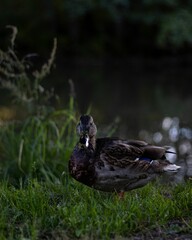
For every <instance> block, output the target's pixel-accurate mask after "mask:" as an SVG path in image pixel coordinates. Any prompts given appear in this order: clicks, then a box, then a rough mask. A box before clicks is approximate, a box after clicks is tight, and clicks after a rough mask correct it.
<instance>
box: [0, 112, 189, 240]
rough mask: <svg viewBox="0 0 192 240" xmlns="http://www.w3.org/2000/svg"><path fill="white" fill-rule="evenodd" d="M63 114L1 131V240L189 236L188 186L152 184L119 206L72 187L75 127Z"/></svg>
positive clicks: (113, 199)
mask: <svg viewBox="0 0 192 240" xmlns="http://www.w3.org/2000/svg"><path fill="white" fill-rule="evenodd" d="M66 113H69V112H67V111H63V112H55V113H54V114H53V115H52V116H51V117H49V118H47V119H46V118H45V119H41V118H38V117H31V118H29V119H27V120H25V121H24V123H22V124H21V123H11V124H8V125H5V126H2V127H1V130H0V133H1V135H0V137H1V161H0V170H1V180H0V181H1V184H0V188H1V189H0V212H1V214H0V238H1V239H74V238H82V239H110V238H115V239H119V237H120V236H121V237H130V236H133V235H137V234H139V236H141V237H143V236H145V235H146V234H148V233H149V232H150V234H157V235H158V234H159V235H160V236H161V237H162V236H172V235H176V236H177V234H179V235H180V234H184V233H185V234H186V233H187V234H192V217H191V210H192V182H191V181H190V180H188V182H186V183H184V184H182V185H177V186H168V185H166V186H165V185H162V184H160V183H158V182H154V183H150V184H149V185H147V186H146V187H144V188H142V189H138V190H134V191H131V192H129V193H127V194H126V197H125V199H124V200H122V201H119V199H118V198H117V196H116V195H115V194H108V193H102V192H98V191H95V190H93V189H90V188H88V187H86V186H83V185H81V184H80V183H78V182H76V181H75V180H73V179H72V178H71V177H70V176H69V175H68V169H67V165H68V159H69V156H70V153H71V150H72V148H73V146H74V144H75V142H76V135H75V131H74V129H75V124H76V119H75V116H74V115H70V114H66ZM58 119H60V120H58ZM157 229H158V231H159V233H158V231H157Z"/></svg>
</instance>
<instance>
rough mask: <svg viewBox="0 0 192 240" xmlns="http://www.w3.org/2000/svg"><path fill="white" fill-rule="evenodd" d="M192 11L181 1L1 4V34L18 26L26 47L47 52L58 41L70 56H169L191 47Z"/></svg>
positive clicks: (75, 0) (9, 1)
mask: <svg viewBox="0 0 192 240" xmlns="http://www.w3.org/2000/svg"><path fill="white" fill-rule="evenodd" d="M191 9H192V2H191V1H181V0H155V1H154V0H141V1H138V0H136V1H130V0H112V1H107V0H98V1H96V0H81V1H78V0H71V1H69V0H56V1H53V0H46V1H45V0H44V1H37V0H34V1H31V0H25V1H24V0H18V1H12V0H1V10H0V11H1V14H0V29H1V36H5V35H6V32H5V30H3V28H4V27H5V26H6V25H9V24H11V25H15V26H17V27H18V28H19V29H20V32H21V33H22V34H21V35H20V37H19V43H20V44H21V45H22V47H23V48H24V47H26V48H29V49H33V48H35V50H37V51H38V52H39V51H40V50H41V53H45V51H46V49H47V47H48V46H47V44H49V41H50V39H53V38H54V37H57V38H58V41H59V46H60V52H61V54H69V55H70V56H71V55H90V54H94V55H104V54H109V53H110V54H121V55H122V54H126V53H131V52H141V51H142V52H146V53H150V52H151V53H153V52H155V51H158V50H159V49H161V50H162V49H164V50H165V52H167V51H170V50H171V51H172V50H173V48H174V49H179V50H180V49H182V50H183V48H185V47H190V46H191V39H192V28H191V24H192V23H191V22H192V21H191V18H192V11H191ZM33 34H35V36H36V37H35V38H34V37H33ZM0 41H2V40H0ZM0 43H1V42H0ZM170 46H171V48H170Z"/></svg>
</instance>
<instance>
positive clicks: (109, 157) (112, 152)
mask: <svg viewBox="0 0 192 240" xmlns="http://www.w3.org/2000/svg"><path fill="white" fill-rule="evenodd" d="M143 152H144V151H143V150H142V149H140V148H138V147H136V146H133V145H131V144H127V143H126V142H124V141H121V140H113V141H112V142H110V143H108V144H106V145H105V146H103V148H102V149H101V151H100V153H99V156H98V157H99V159H100V160H101V161H104V162H107V163H108V164H110V165H113V166H118V167H127V166H128V165H132V164H133V165H135V163H136V162H137V160H139V158H140V157H142V155H143ZM142 162H144V161H142Z"/></svg>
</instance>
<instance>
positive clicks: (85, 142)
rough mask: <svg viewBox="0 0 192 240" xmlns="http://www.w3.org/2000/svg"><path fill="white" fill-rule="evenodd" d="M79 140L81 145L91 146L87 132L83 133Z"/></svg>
mask: <svg viewBox="0 0 192 240" xmlns="http://www.w3.org/2000/svg"><path fill="white" fill-rule="evenodd" d="M79 142H80V143H81V145H84V146H85V147H88V146H89V136H88V135H87V134H83V135H82V136H81V137H80V140H79Z"/></svg>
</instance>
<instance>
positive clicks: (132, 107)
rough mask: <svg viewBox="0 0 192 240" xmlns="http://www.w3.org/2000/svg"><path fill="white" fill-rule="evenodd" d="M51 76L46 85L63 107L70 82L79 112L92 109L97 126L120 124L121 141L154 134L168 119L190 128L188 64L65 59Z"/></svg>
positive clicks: (191, 74)
mask: <svg viewBox="0 0 192 240" xmlns="http://www.w3.org/2000/svg"><path fill="white" fill-rule="evenodd" d="M191 64H192V61H191ZM58 73H59V74H58ZM53 75H55V76H54V77H53V79H54V82H53V80H52V81H51V84H54V86H55V90H56V92H57V93H58V94H59V95H60V97H61V99H62V100H63V102H64V103H65V102H66V101H67V98H68V96H69V91H70V90H69V85H68V79H72V80H73V82H74V85H75V92H76V100H77V103H78V108H79V109H80V113H81V114H82V113H85V112H86V111H87V109H88V108H89V107H90V106H91V114H92V115H93V116H94V118H95V121H96V123H97V124H98V125H100V126H101V125H110V124H111V123H113V122H114V121H116V120H119V123H118V129H117V131H116V133H117V134H118V135H120V136H121V137H129V138H133V137H137V136H138V133H139V132H140V130H142V129H145V130H148V131H153V132H154V131H155V132H156V131H158V130H159V129H160V128H161V124H162V120H163V119H164V118H165V117H167V116H168V117H178V118H179V119H180V121H181V122H182V124H184V125H187V126H189V127H190V126H191V125H192V116H191V115H192V113H191V110H192V91H191V89H190V85H191V81H192V68H191V66H190V62H189V61H187V60H183V59H177V58H169V59H146V58H130V59H115V60H114V59H113V60H109V59H107V60H106V59H105V60H94V59H83V60H81V59H78V60H74V59H73V60H64V61H62V64H61V63H60V64H58V65H57V68H56V70H55V74H53Z"/></svg>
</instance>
